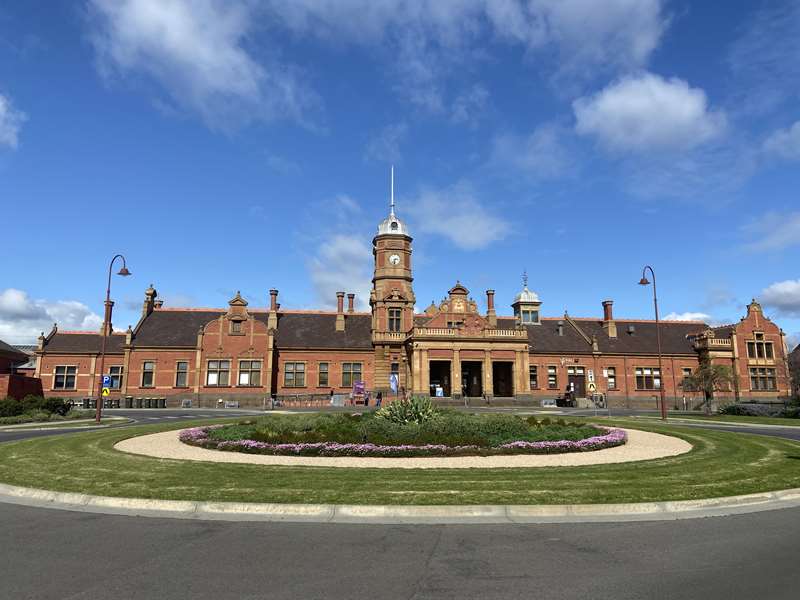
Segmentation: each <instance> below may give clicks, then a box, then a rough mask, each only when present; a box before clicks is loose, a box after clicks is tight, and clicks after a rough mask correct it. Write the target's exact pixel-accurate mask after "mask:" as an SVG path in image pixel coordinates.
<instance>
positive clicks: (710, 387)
mask: <svg viewBox="0 0 800 600" xmlns="http://www.w3.org/2000/svg"><path fill="white" fill-rule="evenodd" d="M731 384H733V372H732V371H731V368H730V367H728V366H727V365H713V364H710V363H704V364H701V365H700V366H699V367H698V368H697V369H695V371H694V372H693V373H692V374H691V375H688V376H686V378H685V379H684V380H683V389H685V390H686V391H690V392H703V397H704V400H705V402H704V407H705V412H706V414H709V413H710V412H711V401H712V400H713V399H714V392H719V391H723V390H726V389H728V387H729V386H730V385H731Z"/></svg>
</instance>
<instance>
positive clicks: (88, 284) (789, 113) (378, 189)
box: [0, 0, 800, 342]
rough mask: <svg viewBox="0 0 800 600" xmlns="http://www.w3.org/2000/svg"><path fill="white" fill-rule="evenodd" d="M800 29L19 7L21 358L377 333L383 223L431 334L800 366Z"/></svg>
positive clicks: (4, 134) (3, 331) (492, 11)
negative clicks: (293, 312) (753, 324)
mask: <svg viewBox="0 0 800 600" xmlns="http://www.w3.org/2000/svg"><path fill="white" fill-rule="evenodd" d="M798 31H800V2H798V1H787V2H780V1H777V0H775V1H769V2H763V3H761V2H754V1H739V2H734V1H731V2H726V3H724V5H723V4H721V3H712V2H701V1H695V2H690V1H687V0H673V1H666V0H604V1H603V2H591V1H586V0H442V1H437V2H423V1H417V0H396V1H394V2H389V1H381V0H263V1H260V2H257V1H255V0H253V1H249V0H239V1H236V0H225V1H223V0H192V1H188V0H187V1H184V0H88V1H83V2H73V1H63V2H57V1H55V0H52V1H51V0H48V1H45V0H38V1H37V0H34V1H31V2H17V3H4V4H3V5H2V6H0V207H1V208H2V214H3V221H2V222H3V224H4V227H3V228H2V229H3V237H4V240H3V242H4V243H3V260H2V261H0V338H2V339H5V340H6V341H9V342H24V341H32V340H33V339H34V338H35V337H36V336H37V335H38V333H39V331H41V330H42V329H49V327H50V324H51V323H52V322H54V321H57V322H58V323H59V325H60V327H61V328H62V329H80V328H90V329H94V328H96V327H98V326H99V322H100V319H99V317H98V314H99V313H100V312H101V309H102V299H103V294H104V286H105V282H104V277H105V271H106V269H107V264H108V260H109V259H110V258H111V256H113V255H114V254H115V253H117V252H122V253H124V254H125V255H126V257H127V258H128V262H129V268H130V270H131V271H132V272H133V274H134V276H133V277H131V278H127V279H121V278H118V279H117V281H115V282H114V288H113V296H114V299H115V300H116V307H115V319H114V322H115V325H116V328H117V329H124V328H125V327H126V326H127V325H128V324H129V323H132V324H135V323H136V320H137V317H138V313H139V310H140V306H141V301H142V299H143V293H144V289H145V288H146V287H147V286H148V284H150V283H151V282H152V283H153V284H155V286H156V288H157V289H158V290H159V293H160V295H161V297H162V298H163V299H164V300H165V302H166V305H167V306H170V305H172V306H176V305H185V306H223V305H224V303H225V302H226V301H227V300H228V299H229V298H230V297H231V296H232V295H233V294H234V293H235V292H236V290H241V291H242V294H243V295H244V296H245V297H246V298H247V299H248V300H249V301H250V303H251V306H264V305H265V304H267V302H268V292H267V290H268V289H269V288H270V287H276V288H278V289H279V290H280V301H281V303H282V305H283V306H284V307H287V308H311V307H330V305H331V304H333V303H335V292H336V290H338V289H344V290H346V291H354V292H356V293H357V294H358V297H359V301H360V303H361V304H362V306H364V302H365V300H366V294H367V293H368V289H369V285H370V282H369V280H370V273H371V260H372V257H371V246H370V242H371V238H372V235H373V234H374V231H375V227H376V224H377V222H378V221H379V220H380V219H381V218H383V217H384V216H385V214H386V212H387V200H388V191H389V190H388V180H389V165H390V164H394V165H395V172H396V196H397V203H398V214H399V215H400V216H401V218H404V219H406V220H407V221H408V223H409V225H410V227H411V230H412V234H413V235H414V237H415V245H414V248H415V253H414V260H415V277H416V279H415V290H416V294H417V298H418V302H419V303H420V305H421V306H423V307H424V306H425V305H427V304H428V303H429V302H430V301H431V300H434V299H436V300H438V299H440V298H441V297H442V296H443V295H444V294H445V293H446V290H447V289H448V288H449V287H450V286H451V285H452V284H453V283H454V282H455V280H456V279H460V280H461V281H462V282H463V283H464V284H465V285H467V287H469V288H470V289H471V290H472V292H473V295H474V296H475V297H476V299H479V301H480V302H481V303H482V302H483V290H485V289H487V288H490V287H492V288H494V289H496V290H497V300H498V305H499V306H501V307H506V308H505V311H506V312H510V308H509V307H508V305H509V304H510V302H511V299H512V296H513V294H514V293H515V292H516V291H518V289H519V288H520V286H521V274H522V272H523V270H526V269H527V272H528V273H529V276H530V283H531V287H532V288H533V289H535V290H536V291H537V292H539V294H540V296H541V297H542V300H543V302H544V304H543V311H544V313H545V314H546V315H558V314H563V311H564V310H565V309H567V310H569V312H570V314H572V315H576V316H593V315H599V314H601V306H600V303H601V301H602V300H604V299H606V298H611V299H614V300H615V312H616V314H617V315H618V316H625V317H631V318H634V317H638V318H647V317H650V316H651V314H652V304H651V297H650V296H649V293H650V292H649V290H646V289H643V288H641V287H640V286H637V285H636V283H637V281H638V280H639V277H640V276H641V269H642V267H643V265H644V264H645V263H650V264H652V265H653V266H654V267H655V269H656V273H657V275H658V284H659V296H660V304H661V307H662V312H663V314H664V315H669V316H670V317H671V318H699V319H704V320H706V321H708V322H713V323H724V322H731V321H735V320H737V319H738V318H739V317H740V316H741V315H742V314H743V310H744V305H745V304H746V303H747V302H748V301H749V300H750V298H752V297H757V298H759V299H760V300H761V301H762V302H763V303H764V305H765V308H766V310H767V313H768V314H769V315H771V316H773V317H774V318H775V319H776V320H778V322H779V323H780V324H781V325H782V326H783V327H784V329H785V330H786V331H787V333H788V334H790V335H792V336H794V339H798V336H800V193H799V192H798V190H800V36H798V35H797V32H798Z"/></svg>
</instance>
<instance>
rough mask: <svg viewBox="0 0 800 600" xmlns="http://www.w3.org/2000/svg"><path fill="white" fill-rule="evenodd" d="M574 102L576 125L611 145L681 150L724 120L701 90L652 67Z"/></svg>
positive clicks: (717, 130) (716, 130) (718, 129)
mask: <svg viewBox="0 0 800 600" xmlns="http://www.w3.org/2000/svg"><path fill="white" fill-rule="evenodd" d="M572 106H573V110H574V112H575V119H576V124H575V130H576V131H577V132H578V133H579V134H581V135H592V136H595V137H596V138H597V139H598V140H599V142H600V143H601V144H602V145H604V146H606V147H608V148H610V149H611V150H615V151H634V152H635V151H646V150H661V149H677V150H685V149H689V148H692V147H694V146H697V145H699V144H702V143H704V142H707V141H709V140H713V139H714V138H717V137H719V136H721V135H722V134H723V133H724V131H725V129H726V123H727V120H726V117H725V114H724V112H722V111H715V110H710V109H709V107H708V100H707V98H706V94H705V92H704V91H703V90H701V89H700V88H692V87H689V84H688V83H686V82H685V81H683V80H681V79H677V78H671V79H664V78H663V77H660V76H659V75H655V74H652V73H642V74H640V75H636V76H629V77H625V78H622V79H620V80H618V81H615V82H614V83H612V84H610V85H609V86H607V87H606V88H605V89H603V90H601V91H600V92H598V93H597V94H595V95H594V96H591V97H584V98H579V99H577V100H575V101H574V102H573V104H572Z"/></svg>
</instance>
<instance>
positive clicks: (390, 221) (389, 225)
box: [378, 167, 410, 237]
mask: <svg viewBox="0 0 800 600" xmlns="http://www.w3.org/2000/svg"><path fill="white" fill-rule="evenodd" d="M390 185H391V196H390V197H391V200H390V202H389V216H388V217H386V218H385V219H384V220H383V221H381V222H380V223H379V224H378V235H405V236H409V237H410V234H409V232H408V226H407V225H406V224H405V223H404V222H403V221H401V220H400V219H398V218H397V215H395V214H394V167H392V174H391V184H390Z"/></svg>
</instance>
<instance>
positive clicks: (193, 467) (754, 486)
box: [0, 420, 800, 504]
mask: <svg viewBox="0 0 800 600" xmlns="http://www.w3.org/2000/svg"><path fill="white" fill-rule="evenodd" d="M207 422H208V421H195V422H192V423H182V424H181V426H182V427H189V426H193V425H199V424H204V423H207ZM214 422H217V423H218V422H220V421H218V420H216V421H214ZM175 428H176V426H175V424H162V425H148V426H141V427H132V428H122V429H114V428H111V429H106V430H103V431H95V432H86V433H77V434H73V435H67V436H54V437H47V438H38V439H34V440H24V441H17V442H10V443H4V444H0V482H3V483H7V484H11V485H20V486H27V487H34V488H44V489H51V490H59V491H69V492H86V493H89V494H97V495H103V496H128V497H137V498H162V499H172V500H213V501H244V502H301V503H339V504H573V503H611V502H646V501H658V500H688V499H696V498H708V497H718V496H731V495H736V494H745V493H752V492H758V491H767V490H779V489H786V488H796V487H800V444H797V443H795V442H792V441H789V440H784V439H778V438H769V437H764V436H756V435H749V434H737V433H731V432H727V431H710V430H699V429H692V428H681V427H676V426H670V427H667V428H665V427H663V426H660V425H658V424H650V423H647V424H645V423H639V424H637V428H639V429H644V430H648V431H656V432H669V433H670V434H672V435H677V436H679V437H681V438H683V439H686V440H688V441H689V442H691V443H692V444H694V446H695V448H694V450H692V451H691V452H689V453H687V454H685V455H682V456H678V457H673V458H665V459H659V460H653V461H646V462H638V463H629V464H619V465H595V466H589V467H569V468H552V467H550V468H531V469H495V470H489V469H419V470H405V469H341V468H319V467H268V466H262V465H239V464H221V463H203V462H190V461H176V460H167V459H154V458H147V457H143V456H134V455H129V454H124V453H121V452H117V451H115V450H114V449H113V445H114V444H115V443H116V442H118V441H119V440H122V439H124V438H127V437H131V436H133V435H140V434H144V433H153V432H156V431H166V430H169V429H175Z"/></svg>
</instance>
